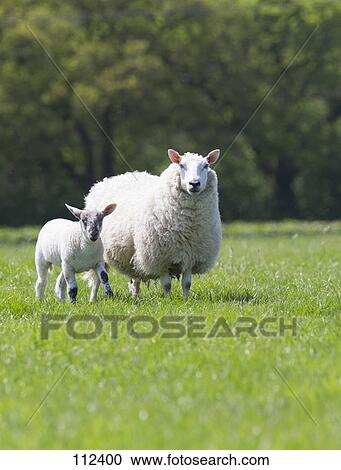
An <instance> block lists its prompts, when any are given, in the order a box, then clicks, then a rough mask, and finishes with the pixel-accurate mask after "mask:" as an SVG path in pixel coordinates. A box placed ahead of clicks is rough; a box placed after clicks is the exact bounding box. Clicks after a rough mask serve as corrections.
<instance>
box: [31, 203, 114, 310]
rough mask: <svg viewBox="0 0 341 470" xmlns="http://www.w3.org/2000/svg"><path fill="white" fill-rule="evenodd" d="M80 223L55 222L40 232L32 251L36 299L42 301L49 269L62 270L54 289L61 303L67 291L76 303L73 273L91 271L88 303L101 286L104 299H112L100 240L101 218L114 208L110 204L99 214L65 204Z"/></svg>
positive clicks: (57, 220)
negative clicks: (57, 268) (56, 268)
mask: <svg viewBox="0 0 341 470" xmlns="http://www.w3.org/2000/svg"><path fill="white" fill-rule="evenodd" d="M65 206H66V207H67V209H68V210H69V211H70V212H71V214H73V215H74V216H75V217H76V218H77V219H78V220H79V222H72V221H71V220H66V219H54V220H50V221H49V222H47V223H46V224H45V225H44V226H43V228H42V229H41V231H40V233H39V236H38V240H37V244H36V251H35V263H36V268H37V273H38V279H37V282H36V285H35V291H36V298H37V299H39V300H43V298H44V293H45V289H46V285H47V272H48V270H50V269H52V265H56V266H61V268H62V271H61V273H60V274H59V276H58V278H57V282H56V286H55V293H56V297H57V300H59V301H64V300H65V295H66V288H68V296H69V300H70V301H71V302H76V299H77V292H78V289H77V283H76V278H75V273H80V272H84V271H88V270H90V269H92V270H93V274H94V282H93V284H92V290H91V295H90V302H93V301H94V300H96V299H97V292H98V288H99V284H100V282H102V283H103V285H104V291H105V295H106V296H107V297H112V296H113V293H112V290H111V287H110V284H109V278H108V273H107V271H106V269H105V266H104V260H103V244H102V240H101V237H100V234H101V230H102V223H103V219H104V217H106V216H108V215H109V214H111V213H112V212H113V211H114V210H115V208H116V204H109V205H107V206H106V207H105V209H104V210H102V211H88V210H81V209H77V208H76V207H72V206H69V205H68V204H65Z"/></svg>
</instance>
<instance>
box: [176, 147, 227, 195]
mask: <svg viewBox="0 0 341 470" xmlns="http://www.w3.org/2000/svg"><path fill="white" fill-rule="evenodd" d="M219 153H220V151H219V150H213V151H212V152H210V153H209V154H208V155H207V157H203V156H202V155H198V154H197V153H190V152H187V153H185V154H184V155H182V156H181V155H180V154H179V153H178V152H176V151H175V150H168V155H169V158H170V160H171V161H172V162H173V163H176V164H178V165H179V174H180V185H181V189H182V190H183V191H185V192H186V193H188V194H190V195H191V196H192V195H197V194H200V193H202V192H203V191H204V190H205V189H206V184H207V177H208V172H209V166H210V164H211V163H214V162H215V161H217V159H218V157H219Z"/></svg>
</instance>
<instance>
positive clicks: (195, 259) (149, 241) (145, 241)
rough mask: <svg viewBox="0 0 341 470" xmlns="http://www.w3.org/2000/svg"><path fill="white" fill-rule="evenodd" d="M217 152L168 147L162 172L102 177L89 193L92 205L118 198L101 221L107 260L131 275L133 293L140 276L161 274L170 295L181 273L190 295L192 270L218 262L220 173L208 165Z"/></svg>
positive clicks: (205, 268)
mask: <svg viewBox="0 0 341 470" xmlns="http://www.w3.org/2000/svg"><path fill="white" fill-rule="evenodd" d="M219 154H220V151H219V150H213V151H212V152H210V153H209V154H208V155H207V156H206V157H203V156H201V155H198V154H194V153H189V152H187V153H185V154H184V155H182V156H181V155H180V154H179V153H178V152H176V151H175V150H168V155H169V158H170V160H171V162H172V163H171V164H170V165H169V167H168V168H167V169H166V170H165V171H164V172H163V173H162V174H161V175H160V176H154V175H150V174H149V173H146V172H133V173H125V174H123V175H119V176H113V177H110V178H104V180H103V181H100V182H98V183H96V184H95V185H94V186H93V187H92V188H91V190H90V192H89V194H88V195H87V196H86V198H85V203H86V209H89V210H99V209H101V208H103V207H105V206H106V205H107V204H109V203H110V202H111V201H115V202H116V203H117V209H116V211H115V212H114V213H113V214H111V215H110V216H109V217H106V218H105V219H104V221H103V231H102V241H103V245H104V259H105V261H106V263H107V264H108V265H111V266H115V267H116V268H117V269H118V270H119V271H121V272H122V273H124V274H126V275H128V276H129V277H130V281H129V289H130V291H131V293H132V294H133V296H138V294H139V290H140V283H141V281H148V280H150V279H158V278H160V280H161V284H162V287H163V290H164V292H165V294H166V296H169V295H170V292H171V280H172V277H174V276H177V277H179V276H182V290H183V295H184V297H188V294H189V290H190V287H191V278H192V274H203V273H205V272H207V271H208V270H209V269H211V268H212V267H213V266H214V264H215V261H216V259H217V257H218V253H219V248H220V242H221V221H220V214H219V208H218V188H217V175H216V173H215V172H214V171H213V170H212V169H211V168H210V164H212V163H215V162H216V161H217V159H218V158H219Z"/></svg>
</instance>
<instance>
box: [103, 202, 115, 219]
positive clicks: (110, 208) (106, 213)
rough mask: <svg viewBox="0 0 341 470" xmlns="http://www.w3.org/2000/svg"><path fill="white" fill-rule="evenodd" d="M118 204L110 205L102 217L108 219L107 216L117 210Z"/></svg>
mask: <svg viewBox="0 0 341 470" xmlns="http://www.w3.org/2000/svg"><path fill="white" fill-rule="evenodd" d="M116 207H117V204H115V203H113V204H109V205H108V206H107V207H106V208H105V209H103V210H102V217H106V216H107V215H110V214H111V213H112V212H114V210H115V209H116Z"/></svg>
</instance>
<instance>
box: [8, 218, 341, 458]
mask: <svg viewBox="0 0 341 470" xmlns="http://www.w3.org/2000/svg"><path fill="white" fill-rule="evenodd" d="M37 231H38V229H37V228H35V227H25V228H21V229H10V228H8V229H7V228H2V229H0V322H1V327H0V416H1V420H0V448H11V449H20V448H21V449H37V448H42V449H58V448H64V449H75V448H85V449H91V448H99V449H126V448H132V449H172V448H184V449H198V448H212V449H213V448H217V449H257V448H267V449H319V448H327V449H332V448H339V446H340V442H341V360H340V357H341V341H340V338H341V336H340V326H341V323H340V311H341V297H340V292H341V291H340V286H341V223H338V222H335V223H327V222H323V223H322V222H310V223H308V222H304V223H303V222H292V221H289V222H282V223H263V224H261V223H257V224H256V223H232V224H228V225H225V226H224V239H223V245H222V251H221V256H220V258H219V262H218V264H217V266H216V268H215V269H214V270H212V271H211V272H210V273H209V274H207V275H205V276H202V277H199V278H195V279H194V283H193V287H192V295H191V297H190V299H189V300H187V301H186V300H183V299H182V296H181V290H180V286H179V283H178V282H177V281H175V282H174V288H173V294H172V298H171V299H164V298H163V297H162V293H161V288H160V286H159V285H158V284H154V283H151V284H150V286H149V287H147V286H143V288H142V292H141V297H140V299H138V300H133V299H131V298H130V297H129V295H128V290H127V279H126V278H125V277H124V276H121V275H119V274H117V273H115V272H114V271H111V273H110V280H111V284H112V287H113V290H114V292H115V295H116V297H115V299H114V300H106V299H104V298H103V294H102V293H101V295H100V300H99V302H98V303H97V304H93V305H89V304H88V303H87V296H88V289H87V287H86V286H85V284H84V282H83V281H82V280H81V278H80V277H79V278H78V279H79V301H78V303H77V304H76V305H70V304H68V303H64V304H58V303H57V302H56V301H55V300H54V296H53V283H54V280H55V278H56V275H57V271H56V270H55V271H54V272H53V273H52V274H51V276H50V282H49V286H48V291H47V292H48V293H47V299H46V302H44V303H37V302H36V301H35V299H34V290H33V286H34V282H35V278H36V273H35V267H34V259H33V255H34V242H35V238H36V235H37ZM42 314H54V315H58V314H66V315H67V316H68V317H70V316H72V315H83V314H93V315H96V316H99V317H102V316H103V315H114V314H115V315H130V316H134V315H148V316H153V317H154V318H156V319H158V320H160V319H161V318H162V317H164V316H165V315H172V316H181V318H183V323H184V325H187V319H188V317H193V316H195V315H197V316H200V317H202V318H204V319H205V322H206V323H205V324H206V326H207V328H208V329H209V328H211V326H212V325H213V324H214V322H215V320H216V319H217V318H220V317H223V318H224V319H225V320H226V322H227V323H228V324H229V325H231V329H233V326H234V325H235V323H236V321H237V319H238V318H239V317H247V318H250V317H252V318H253V319H255V321H257V324H258V322H260V321H261V320H263V319H264V318H266V317H269V318H272V319H273V318H274V319H282V320H283V321H284V322H285V324H287V325H288V324H289V325H290V324H292V322H293V321H294V319H295V321H296V322H297V332H296V335H293V334H292V331H290V329H288V330H286V331H284V333H283V334H282V335H276V336H264V335H263V334H261V333H260V332H259V331H258V330H257V334H256V336H252V335H250V334H248V333H247V332H245V333H242V334H240V335H233V336H228V337H212V338H208V337H207V335H206V336H205V337H194V336H195V335H191V334H189V333H188V330H186V335H185V336H184V337H182V338H180V339H179V338H173V339H172V338H164V337H162V332H161V331H159V332H158V333H157V334H155V335H154V336H153V337H151V338H146V339H138V338H135V337H133V336H132V335H131V334H129V332H128V331H127V328H126V324H125V322H122V323H121V324H120V325H119V328H118V335H117V338H113V337H112V336H111V335H110V331H111V330H110V325H109V324H108V322H106V323H105V326H104V328H103V332H102V334H101V335H99V336H98V337H97V338H95V339H88V340H85V339H83V340H82V339H75V338H73V337H70V335H68V334H67V331H66V329H65V327H64V326H62V327H61V328H60V329H58V330H55V331H51V332H50V335H49V338H48V339H45V340H44V339H41V315H42ZM268 327H269V329H271V328H272V329H273V328H274V326H273V324H272V325H268ZM79 328H80V329H79V331H82V332H87V331H88V330H89V331H90V330H91V325H88V324H82V325H79ZM139 328H140V330H141V331H142V332H143V331H144V329H145V330H146V331H147V329H148V324H146V325H144V324H141V325H140V327H139Z"/></svg>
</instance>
